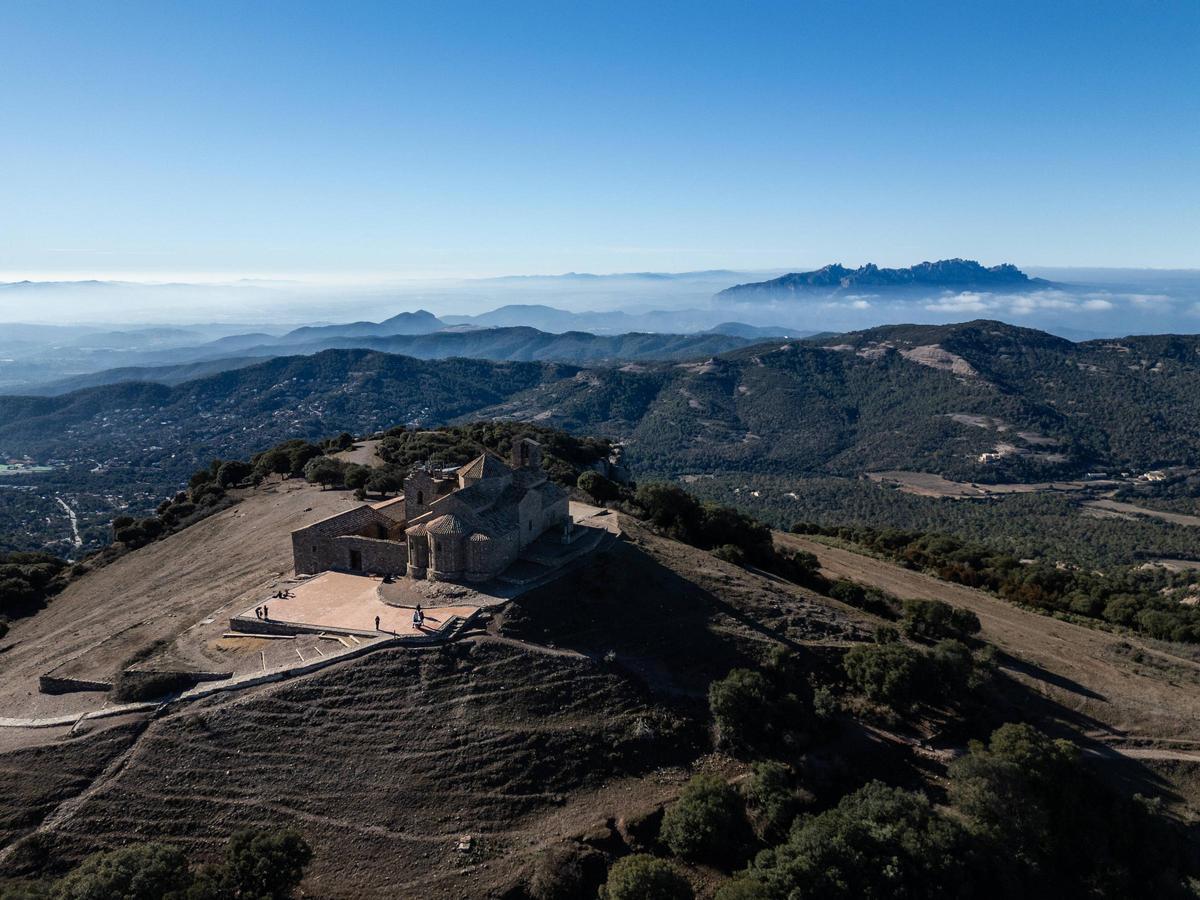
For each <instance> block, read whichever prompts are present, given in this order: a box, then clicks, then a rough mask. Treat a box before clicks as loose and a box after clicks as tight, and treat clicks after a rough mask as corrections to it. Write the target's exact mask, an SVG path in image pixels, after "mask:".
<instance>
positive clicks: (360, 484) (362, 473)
mask: <svg viewBox="0 0 1200 900" xmlns="http://www.w3.org/2000/svg"><path fill="white" fill-rule="evenodd" d="M370 480H371V470H370V468H369V467H367V466H358V465H352V466H347V467H346V474H345V475H344V476H343V478H342V481H343V482H344V483H345V485H346V487H348V488H350V489H351V490H355V491H357V490H360V489H363V488H366V486H367V482H368V481H370Z"/></svg>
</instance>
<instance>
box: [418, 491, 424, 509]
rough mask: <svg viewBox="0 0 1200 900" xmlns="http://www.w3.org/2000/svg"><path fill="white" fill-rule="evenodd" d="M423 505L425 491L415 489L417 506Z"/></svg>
mask: <svg viewBox="0 0 1200 900" xmlns="http://www.w3.org/2000/svg"><path fill="white" fill-rule="evenodd" d="M424 505H425V492H424V491H417V506H424Z"/></svg>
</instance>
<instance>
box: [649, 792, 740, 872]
mask: <svg viewBox="0 0 1200 900" xmlns="http://www.w3.org/2000/svg"><path fill="white" fill-rule="evenodd" d="M742 822H743V820H742V811H741V802H740V799H739V798H738V794H737V791H736V790H734V789H733V788H732V787H731V786H730V785H729V784H727V783H726V782H725V780H724V779H723V778H720V777H718V776H716V775H696V776H693V778H692V779H691V780H690V781H689V782H688V783H687V786H686V787H684V789H683V792H682V793H681V794H680V795H679V799H678V800H676V801H675V802H674V803H672V804H671V805H670V806H668V807H667V810H666V812H665V813H664V814H663V821H662V828H661V829H660V830H659V839H660V840H661V841H662V842H663V843H664V844H665V845H666V846H667V847H668V849H670V851H671V852H672V853H674V854H675V855H676V856H679V857H682V858H684V859H694V860H701V859H703V860H713V859H718V858H728V856H729V853H730V851H731V849H733V848H734V847H735V846H737V845H738V844H739V843H740V840H739V839H740V838H741V835H740V834H739V831H740V826H741V825H742Z"/></svg>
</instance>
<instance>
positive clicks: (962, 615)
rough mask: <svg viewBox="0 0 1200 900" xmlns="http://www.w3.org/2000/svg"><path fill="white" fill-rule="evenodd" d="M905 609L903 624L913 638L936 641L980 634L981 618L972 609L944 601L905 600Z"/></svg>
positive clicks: (907, 633) (903, 627)
mask: <svg viewBox="0 0 1200 900" xmlns="http://www.w3.org/2000/svg"><path fill="white" fill-rule="evenodd" d="M902 608H903V612H904V615H903V619H902V620H901V624H900V627H901V628H902V629H903V630H904V633H905V634H906V635H908V636H909V637H911V638H923V639H925V640H931V641H936V640H941V639H942V638H947V637H955V638H960V639H961V638H966V637H970V636H971V635H973V634H978V633H979V628H980V625H979V617H978V616H976V615H975V613H973V612H971V611H970V610H969V609H958V608H955V607H953V606H951V605H950V604H949V603H943V602H942V601H941V600H905V601H904V602H903V605H902Z"/></svg>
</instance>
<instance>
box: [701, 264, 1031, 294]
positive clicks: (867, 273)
mask: <svg viewBox="0 0 1200 900" xmlns="http://www.w3.org/2000/svg"><path fill="white" fill-rule="evenodd" d="M1051 284H1052V282H1049V281H1046V280H1045V279H1042V278H1030V277H1029V276H1028V275H1026V274H1025V273H1024V272H1022V271H1021V270H1020V269H1018V268H1017V267H1016V266H1014V265H1013V264H1011V263H1000V264H999V265H995V266H983V265H980V263H979V262H977V261H976V260H973V259H960V258H955V259H941V260H937V261H936V262H929V261H926V262H921V263H917V264H916V265H914V266H908V267H906V268H900V269H889V268H880V267H879V266H877V265H875V264H874V263H867V264H866V265H863V266H860V267H859V268H857V269H848V268H846V267H845V266H843V265H841V264H840V263H831V264H829V265H826V266H822V267H821V268H820V269H814V270H813V271H810V272H790V273H788V274H787V275H781V276H780V277H778V278H772V279H769V280H767V281H757V282H750V283H747V284H738V285H734V286H733V287H729V288H726V289H725V290H723V291H720V292H718V293H717V295H716V296H717V297H718V298H721V297H724V298H727V299H738V298H740V297H744V296H747V295H757V294H795V293H798V292H800V291H806V290H814V289H816V290H819V289H833V290H848V289H853V288H872V289H894V288H922V287H925V288H957V289H960V290H962V289H967V288H984V287H1003V288H1007V289H1009V290H1030V289H1035V288H1047V287H1050V286H1051Z"/></svg>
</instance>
